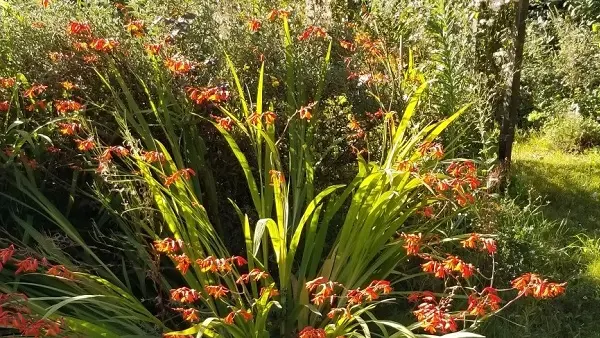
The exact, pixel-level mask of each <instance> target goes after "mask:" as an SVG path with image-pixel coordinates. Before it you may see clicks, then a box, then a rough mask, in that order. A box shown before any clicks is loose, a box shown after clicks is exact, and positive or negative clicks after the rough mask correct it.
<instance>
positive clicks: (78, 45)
mask: <svg viewBox="0 0 600 338" xmlns="http://www.w3.org/2000/svg"><path fill="white" fill-rule="evenodd" d="M88 48H89V45H88V44H87V42H80V41H75V42H73V49H75V50H76V51H78V52H83V51H86V50H88Z"/></svg>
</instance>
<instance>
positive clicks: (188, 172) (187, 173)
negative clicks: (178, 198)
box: [165, 168, 196, 188]
mask: <svg viewBox="0 0 600 338" xmlns="http://www.w3.org/2000/svg"><path fill="white" fill-rule="evenodd" d="M195 175H196V172H195V171H194V170H193V169H190V168H185V169H180V170H178V171H176V172H174V173H173V174H172V175H171V176H168V177H167V178H166V179H165V186H166V187H167V188H168V187H169V186H171V184H173V183H175V181H177V180H179V179H180V178H181V177H183V178H184V179H186V180H189V179H190V177H191V176H195Z"/></svg>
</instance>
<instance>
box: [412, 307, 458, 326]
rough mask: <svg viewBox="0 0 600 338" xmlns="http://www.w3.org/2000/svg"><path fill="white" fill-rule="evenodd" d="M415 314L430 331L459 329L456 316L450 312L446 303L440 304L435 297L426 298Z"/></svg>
mask: <svg viewBox="0 0 600 338" xmlns="http://www.w3.org/2000/svg"><path fill="white" fill-rule="evenodd" d="M424 300H425V299H424ZM413 314H414V315H415V316H416V317H417V319H418V320H419V321H420V322H421V327H422V328H423V329H424V330H425V331H426V332H429V333H437V332H438V331H439V332H440V333H447V332H454V331H456V330H458V325H456V321H455V320H454V318H453V317H452V316H451V315H450V314H449V313H448V311H447V306H446V305H445V304H442V302H441V301H440V303H439V304H438V303H437V302H436V301H435V299H432V300H431V299H430V300H425V302H424V303H421V304H420V305H419V306H418V307H417V310H415V311H413Z"/></svg>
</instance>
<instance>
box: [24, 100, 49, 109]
mask: <svg viewBox="0 0 600 338" xmlns="http://www.w3.org/2000/svg"><path fill="white" fill-rule="evenodd" d="M37 108H39V109H42V110H44V109H46V100H37V101H35V102H34V103H32V104H30V105H28V106H27V107H25V109H26V110H27V111H34V110H36V109H37Z"/></svg>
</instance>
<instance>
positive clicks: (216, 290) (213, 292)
mask: <svg viewBox="0 0 600 338" xmlns="http://www.w3.org/2000/svg"><path fill="white" fill-rule="evenodd" d="M204 289H205V290H206V293H208V295H209V296H212V297H214V298H215V299H220V298H221V297H225V296H226V295H227V293H229V289H228V288H226V287H224V286H223V285H207V286H205V287H204Z"/></svg>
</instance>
